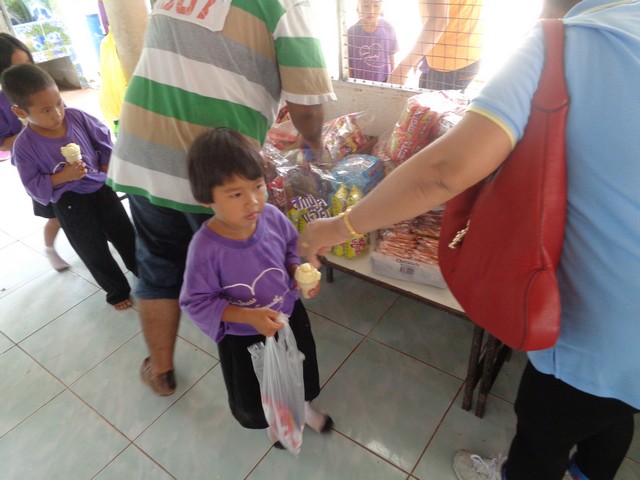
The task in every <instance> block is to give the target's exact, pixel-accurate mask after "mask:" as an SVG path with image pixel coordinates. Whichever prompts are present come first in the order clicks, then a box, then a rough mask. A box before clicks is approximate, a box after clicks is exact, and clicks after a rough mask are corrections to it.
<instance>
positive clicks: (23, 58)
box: [11, 49, 31, 65]
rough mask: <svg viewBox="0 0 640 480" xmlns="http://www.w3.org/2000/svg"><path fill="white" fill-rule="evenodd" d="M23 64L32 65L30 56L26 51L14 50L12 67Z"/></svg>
mask: <svg viewBox="0 0 640 480" xmlns="http://www.w3.org/2000/svg"><path fill="white" fill-rule="evenodd" d="M23 63H31V59H30V58H29V54H28V53H27V52H25V51H24V50H20V49H17V50H14V52H13V53H12V54H11V65H22V64H23Z"/></svg>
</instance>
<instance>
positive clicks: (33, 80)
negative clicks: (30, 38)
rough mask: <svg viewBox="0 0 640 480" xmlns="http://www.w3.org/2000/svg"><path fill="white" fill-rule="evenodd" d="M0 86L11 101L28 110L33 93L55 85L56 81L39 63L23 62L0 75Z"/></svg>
mask: <svg viewBox="0 0 640 480" xmlns="http://www.w3.org/2000/svg"><path fill="white" fill-rule="evenodd" d="M0 86H2V91H3V92H4V94H5V95H6V96H7V98H8V99H9V100H10V101H11V103H13V104H14V105H17V106H18V107H20V108H22V109H23V110H27V109H28V108H29V106H30V102H29V99H30V98H31V96H32V95H34V94H36V93H38V92H41V91H42V90H46V89H47V88H50V87H55V86H56V82H55V80H54V79H53V78H52V77H51V75H49V74H48V73H47V72H45V71H44V70H43V69H42V68H40V67H38V66H37V65H33V64H31V63H23V64H21V65H14V66H12V67H9V68H7V69H6V70H5V71H4V73H3V74H2V77H0Z"/></svg>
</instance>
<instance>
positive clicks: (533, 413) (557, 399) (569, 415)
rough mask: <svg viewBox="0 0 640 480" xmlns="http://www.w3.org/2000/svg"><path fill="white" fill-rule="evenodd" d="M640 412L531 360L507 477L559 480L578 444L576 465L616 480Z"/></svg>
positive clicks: (592, 476)
mask: <svg viewBox="0 0 640 480" xmlns="http://www.w3.org/2000/svg"><path fill="white" fill-rule="evenodd" d="M637 411H638V410H636V409H634V408H633V407H631V406H629V405H627V404H626V403H624V402H621V401H620V400H616V399H613V398H602V397H597V396H595V395H591V394H588V393H585V392H582V391H580V390H577V389H575V388H573V387H572V386H570V385H568V384H566V383H564V382H562V381H560V380H558V379H556V378H555V377H554V376H553V375H545V374H542V373H540V372H538V371H537V370H536V369H535V368H534V367H533V365H531V363H528V364H527V366H526V368H525V370H524V373H523V375H522V380H521V382H520V388H519V390H518V397H517V399H516V404H515V412H516V415H517V416H518V426H517V431H516V436H515V438H514V439H513V442H512V443H511V449H510V450H509V456H508V460H507V466H506V477H507V479H508V480H541V479H544V480H561V479H562V477H563V475H564V473H565V470H566V469H567V466H568V464H569V453H570V451H571V449H572V448H573V447H574V446H577V451H576V458H575V459H576V463H577V466H578V468H579V469H580V471H581V472H582V473H584V474H585V475H586V476H587V478H589V480H613V478H614V476H615V474H616V472H617V470H618V468H619V467H620V464H621V463H622V461H623V459H624V457H625V455H626V453H627V451H628V450H629V446H630V445H631V441H632V439H633V427H634V425H633V415H634V413H636V412H637Z"/></svg>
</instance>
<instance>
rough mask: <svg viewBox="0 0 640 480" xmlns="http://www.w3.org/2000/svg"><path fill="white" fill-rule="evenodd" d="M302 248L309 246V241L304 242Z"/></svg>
mask: <svg viewBox="0 0 640 480" xmlns="http://www.w3.org/2000/svg"><path fill="white" fill-rule="evenodd" d="M301 245H302V248H309V244H308V243H307V242H302V244H301Z"/></svg>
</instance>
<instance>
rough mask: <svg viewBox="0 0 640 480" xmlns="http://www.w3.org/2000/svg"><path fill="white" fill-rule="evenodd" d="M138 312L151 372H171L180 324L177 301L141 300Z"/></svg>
mask: <svg viewBox="0 0 640 480" xmlns="http://www.w3.org/2000/svg"><path fill="white" fill-rule="evenodd" d="M139 310H140V320H141V322H142V331H143V333H144V339H145V341H146V342H147V348H148V349H149V357H150V363H151V371H152V372H153V373H154V374H162V373H166V372H169V371H171V370H173V353H174V350H175V346H176V339H177V337H178V327H179V324H180V306H179V305H178V299H158V300H149V299H147V300H142V299H141V300H140V301H139Z"/></svg>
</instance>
